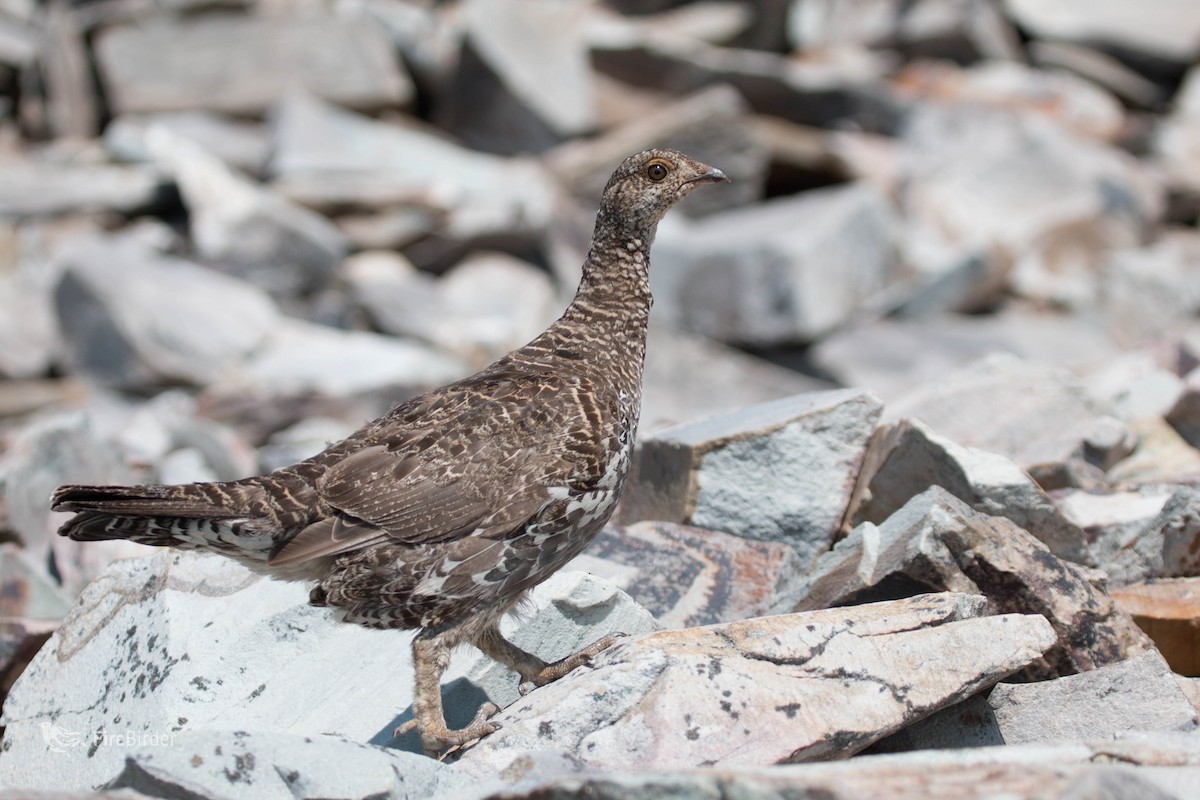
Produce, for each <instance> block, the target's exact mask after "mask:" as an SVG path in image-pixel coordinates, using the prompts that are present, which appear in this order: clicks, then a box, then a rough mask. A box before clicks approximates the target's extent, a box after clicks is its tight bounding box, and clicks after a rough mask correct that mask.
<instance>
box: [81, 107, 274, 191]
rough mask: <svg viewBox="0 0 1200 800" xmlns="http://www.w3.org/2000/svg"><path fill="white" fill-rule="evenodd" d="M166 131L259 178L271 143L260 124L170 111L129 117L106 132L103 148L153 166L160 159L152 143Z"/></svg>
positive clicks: (120, 118)
mask: <svg viewBox="0 0 1200 800" xmlns="http://www.w3.org/2000/svg"><path fill="white" fill-rule="evenodd" d="M161 130H167V131H170V132H171V133H172V134H174V135H176V136H182V137H184V138H187V139H191V140H192V141H194V142H196V143H197V144H199V145H200V146H201V147H203V148H204V149H205V150H206V151H207V152H209V153H212V154H213V155H214V156H216V157H217V158H219V159H221V161H224V162H225V163H226V164H229V165H230V166H233V167H237V168H238V169H240V170H243V171H245V172H247V173H249V174H250V175H257V174H259V173H261V172H262V170H263V168H264V167H265V166H266V163H267V158H268V156H269V155H270V141H269V139H268V135H267V131H266V129H265V127H264V126H263V125H262V124H261V123H252V122H241V121H236V120H232V119H229V118H227V117H223V116H221V115H219V114H215V113H212V112H207V111H169V112H163V113H161V114H126V115H124V116H121V117H117V118H116V119H114V120H113V121H112V122H110V123H109V124H108V126H107V127H106V128H105V129H104V145H105V147H107V148H108V150H109V152H111V153H112V154H113V155H114V156H116V157H117V158H119V159H121V160H122V161H138V162H151V163H153V162H154V161H156V160H157V159H158V156H157V154H156V152H155V145H154V144H153V142H152V140H153V137H154V136H156V135H157V134H155V133H154V132H155V131H161Z"/></svg>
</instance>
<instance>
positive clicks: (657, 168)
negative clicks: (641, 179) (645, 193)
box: [646, 161, 667, 183]
mask: <svg viewBox="0 0 1200 800" xmlns="http://www.w3.org/2000/svg"><path fill="white" fill-rule="evenodd" d="M646 177H647V178H649V179H650V180H652V181H654V182H655V183H658V182H659V181H661V180H663V179H664V178H666V177H667V165H666V164H664V163H662V162H661V161H651V162H650V164H649V165H647V167H646Z"/></svg>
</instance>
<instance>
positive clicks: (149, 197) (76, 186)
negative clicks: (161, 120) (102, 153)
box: [0, 160, 167, 217]
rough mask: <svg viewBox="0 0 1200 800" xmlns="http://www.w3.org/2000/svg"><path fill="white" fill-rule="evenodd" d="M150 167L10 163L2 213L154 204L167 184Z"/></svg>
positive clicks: (1, 192)
mask: <svg viewBox="0 0 1200 800" xmlns="http://www.w3.org/2000/svg"><path fill="white" fill-rule="evenodd" d="M166 183H167V181H166V179H165V177H164V175H163V174H162V173H161V172H160V171H158V170H156V169H154V168H152V167H147V166H141V165H135V166H128V165H121V164H87V163H82V164H76V163H53V162H43V161H32V160H21V161H16V162H12V161H8V162H6V163H5V164H4V180H3V181H0V217H4V216H13V217H23V216H33V215H41V214H66V213H72V212H81V211H121V212H133V211H139V210H142V209H146V208H149V207H150V206H152V205H153V204H154V203H155V202H157V201H158V200H159V199H160V195H161V193H162V191H163V188H164V187H165V186H166Z"/></svg>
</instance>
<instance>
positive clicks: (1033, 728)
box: [872, 650, 1196, 752]
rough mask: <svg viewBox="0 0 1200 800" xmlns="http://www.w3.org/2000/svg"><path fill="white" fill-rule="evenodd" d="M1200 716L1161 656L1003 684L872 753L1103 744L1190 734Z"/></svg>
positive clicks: (883, 743) (1153, 653) (1143, 655)
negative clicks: (1128, 737)
mask: <svg viewBox="0 0 1200 800" xmlns="http://www.w3.org/2000/svg"><path fill="white" fill-rule="evenodd" d="M1195 719H1196V709H1195V708H1193V706H1192V704H1191V702H1189V701H1188V698H1187V697H1186V695H1185V694H1184V692H1183V690H1182V689H1181V688H1180V686H1179V683H1178V681H1177V678H1176V676H1175V675H1174V674H1173V673H1172V672H1171V668H1170V667H1169V666H1167V663H1166V661H1164V660H1163V657H1162V656H1161V655H1160V654H1159V653H1158V651H1157V650H1148V651H1146V652H1145V653H1140V654H1138V655H1136V656H1133V657H1132V658H1129V659H1127V660H1125V661H1119V662H1117V663H1115V664H1107V665H1105V666H1103V667H1098V668H1097V669H1094V670H1089V671H1087V672H1081V673H1079V674H1078V675H1068V676H1065V677H1062V678H1056V679H1054V680H1050V681H1041V682H1037V683H998V684H996V685H995V686H994V687H992V689H991V690H990V691H988V692H981V693H980V694H978V695H976V696H975V697H972V698H971V699H969V700H967V701H965V702H963V703H959V704H958V705H956V706H951V707H950V708H945V709H942V710H941V711H939V712H937V713H936V714H933V715H932V716H930V717H928V718H926V719H924V720H922V721H920V722H918V723H916V724H915V725H912V726H910V727H908V728H905V729H904V730H902V731H900V732H898V733H896V734H893V735H892V736H890V737H888V738H887V739H885V740H883V741H881V742H879V743H878V744H877V745H876V746H875V747H874V748H873V750H872V752H904V751H910V750H928V749H959V748H962V747H980V746H986V745H998V744H1007V745H1020V744H1028V743H1033V742H1053V741H1078V742H1082V741H1100V740H1104V739H1109V738H1112V739H1115V738H1117V737H1119V736H1121V735H1123V734H1128V733H1132V732H1135V731H1160V730H1161V731H1166V730H1184V729H1186V728H1188V727H1190V726H1191V725H1192V724H1193V723H1194V721H1195Z"/></svg>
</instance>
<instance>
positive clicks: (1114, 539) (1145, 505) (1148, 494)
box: [1055, 486, 1174, 586]
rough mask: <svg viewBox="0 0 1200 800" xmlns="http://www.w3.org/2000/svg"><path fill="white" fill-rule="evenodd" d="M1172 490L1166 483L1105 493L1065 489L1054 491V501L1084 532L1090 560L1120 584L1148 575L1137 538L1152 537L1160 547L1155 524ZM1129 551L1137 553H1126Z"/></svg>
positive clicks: (1111, 580)
mask: <svg viewBox="0 0 1200 800" xmlns="http://www.w3.org/2000/svg"><path fill="white" fill-rule="evenodd" d="M1173 493H1174V492H1173V491H1172V490H1171V489H1170V488H1169V487H1165V486H1158V487H1146V488H1144V489H1142V490H1140V491H1136V492H1133V491H1129V492H1111V493H1108V494H1095V493H1091V492H1086V491H1083V490H1081V489H1067V490H1063V491H1062V492H1057V493H1055V504H1056V505H1057V506H1058V508H1059V509H1060V510H1061V511H1062V513H1063V514H1064V515H1065V516H1066V517H1067V519H1069V520H1071V521H1072V522H1073V523H1075V524H1076V525H1078V526H1079V527H1080V528H1082V529H1083V530H1085V531H1087V534H1088V542H1089V544H1088V549H1089V550H1090V551H1091V553H1092V561H1093V563H1094V564H1095V565H1096V566H1097V567H1099V568H1100V569H1102V570H1104V571H1105V573H1107V575H1108V578H1109V584H1110V585H1112V586H1121V585H1124V584H1126V583H1130V582H1131V581H1133V580H1138V579H1140V577H1148V575H1149V572H1150V563H1149V558H1148V557H1147V556H1148V554H1147V553H1146V552H1145V550H1146V549H1147V545H1144V544H1142V543H1140V541H1139V540H1141V539H1142V537H1143V536H1146V537H1153V538H1156V539H1157V540H1158V543H1159V545H1160V547H1161V543H1162V531H1161V528H1157V529H1156V528H1155V524H1156V523H1157V522H1158V521H1159V515H1160V514H1161V513H1162V510H1163V507H1164V506H1165V505H1166V503H1167V501H1168V500H1170V499H1171V496H1172V494H1173ZM1147 544H1148V543H1147ZM1128 550H1134V551H1136V552H1137V555H1136V556H1135V555H1133V554H1130V553H1126V552H1125V551H1128ZM1139 576H1140V577H1139Z"/></svg>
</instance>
